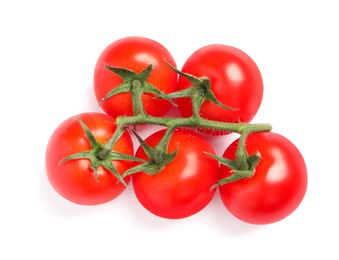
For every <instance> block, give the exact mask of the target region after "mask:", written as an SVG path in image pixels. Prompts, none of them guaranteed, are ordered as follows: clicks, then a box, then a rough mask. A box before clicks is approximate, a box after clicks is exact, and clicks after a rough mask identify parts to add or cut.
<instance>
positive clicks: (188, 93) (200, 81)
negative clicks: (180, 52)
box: [166, 62, 234, 116]
mask: <svg viewBox="0 0 339 260" xmlns="http://www.w3.org/2000/svg"><path fill="white" fill-rule="evenodd" d="M166 63H167V64H168V65H169V66H170V67H171V68H172V70H174V71H175V72H176V73H178V74H179V75H181V76H183V77H185V78H186V79H188V80H189V81H190V83H191V84H192V86H191V87H189V88H187V89H184V90H181V91H177V92H174V93H171V94H169V95H168V96H169V97H170V98H183V97H189V98H191V100H192V106H193V114H194V115H195V116H199V110H200V107H201V106H202V104H203V103H204V101H205V100H208V101H210V102H212V103H213V104H215V105H217V106H220V107H222V108H225V109H229V110H234V108H231V107H228V106H225V105H224V104H223V103H221V102H220V101H219V100H217V98H216V97H215V95H214V93H213V91H212V90H211V81H210V79H209V78H207V77H200V78H198V77H195V76H193V75H190V74H187V73H184V72H182V71H180V70H178V69H176V68H175V67H174V66H172V65H171V64H169V63H168V62H166Z"/></svg>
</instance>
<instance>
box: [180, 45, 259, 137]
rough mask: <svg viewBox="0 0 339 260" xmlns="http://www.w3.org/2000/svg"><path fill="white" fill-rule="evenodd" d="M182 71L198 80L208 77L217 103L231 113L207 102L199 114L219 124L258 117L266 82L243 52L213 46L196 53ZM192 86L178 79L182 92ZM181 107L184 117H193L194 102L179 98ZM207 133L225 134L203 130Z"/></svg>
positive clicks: (221, 46) (181, 77) (187, 61)
mask: <svg viewBox="0 0 339 260" xmlns="http://www.w3.org/2000/svg"><path fill="white" fill-rule="evenodd" d="M182 72H184V73H187V74H191V75H193V76H196V77H202V76H207V77H208V78H209V79H210V81H211V90H212V92H213V93H214V95H215V97H216V98H217V100H219V101H220V102H221V103H222V104H224V105H225V106H227V107H231V108H233V110H229V109H226V108H222V107H220V106H217V105H216V104H213V103H212V102H210V101H207V100H205V102H204V103H203V104H202V106H201V109H200V115H201V116H202V117H203V118H205V119H211V120H216V121H220V122H244V123H248V122H250V121H251V120H252V119H253V117H254V116H255V115H256V113H257V111H258V109H259V107H260V104H261V101H262V97H263V81H262V77H261V73H260V71H259V69H258V67H257V65H256V63H255V62H254V61H253V60H252V58H251V57H249V56H248V55H247V54H246V53H244V52H243V51H241V50H239V49H237V48H234V47H231V46H227V45H222V44H212V45H207V46H205V47H202V48H200V49H198V50H197V51H195V52H194V53H193V54H192V55H191V56H190V57H189V58H188V59H187V60H186V62H185V63H184V65H183V68H182ZM191 85H192V84H191V83H190V82H189V81H188V80H187V79H186V78H185V77H183V76H180V77H179V80H178V85H177V88H178V90H183V89H186V88H189V87H190V86H191ZM177 103H178V106H179V110H180V112H181V114H182V115H183V116H184V117H189V116H191V115H192V103H191V102H190V100H188V98H179V99H178V101H177ZM204 132H206V133H208V134H215V135H219V134H225V132H222V131H209V130H204Z"/></svg>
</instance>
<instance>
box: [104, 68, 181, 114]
mask: <svg viewBox="0 0 339 260" xmlns="http://www.w3.org/2000/svg"><path fill="white" fill-rule="evenodd" d="M105 66H106V69H108V70H109V71H111V72H113V73H114V74H116V75H118V76H119V77H120V78H121V79H122V80H123V82H122V83H121V84H120V85H119V86H117V87H116V88H113V89H112V90H111V91H110V92H108V93H107V94H106V96H105V97H104V98H103V99H102V100H101V102H100V103H99V106H101V105H102V103H103V102H105V100H107V99H108V98H110V97H112V96H114V95H117V94H120V93H127V92H130V93H132V100H133V115H137V114H139V113H141V114H145V111H144V108H143V105H142V101H141V94H142V93H149V94H153V95H155V96H156V97H158V98H162V99H166V100H167V101H169V102H170V103H171V104H172V105H175V104H174V102H173V101H172V99H171V98H170V97H169V96H168V95H166V94H165V93H163V92H162V91H160V90H159V89H158V88H156V87H155V86H153V85H152V84H150V83H148V82H147V79H148V78H149V76H150V74H151V72H152V70H153V65H149V66H148V67H147V68H146V69H144V70H143V71H141V72H140V73H139V74H138V73H136V72H134V71H132V70H128V69H124V68H117V67H112V66H108V65H105Z"/></svg>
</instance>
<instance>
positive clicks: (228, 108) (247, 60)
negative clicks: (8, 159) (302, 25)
mask: <svg viewBox="0 0 339 260" xmlns="http://www.w3.org/2000/svg"><path fill="white" fill-rule="evenodd" d="M93 87H94V92H95V96H96V99H97V101H98V104H99V105H100V107H101V108H102V110H103V113H89V112H87V113H86V112H85V113H83V114H80V115H76V116H73V117H71V118H69V119H67V120H65V121H64V122H62V123H61V124H60V125H59V126H58V127H57V128H56V130H55V131H54V132H53V133H52V135H51V137H50V140H49V142H48V145H47V149H46V158H45V160H46V172H47V176H48V179H49V181H50V183H51V185H52V187H53V188H54V189H55V190H56V191H57V192H58V193H59V194H60V195H61V196H63V197H64V198H66V199H67V200H69V201H72V202H74V203H77V204H82V205H97V204H101V203H105V202H108V201H110V200H113V199H114V198H116V197H117V196H119V195H120V194H121V193H122V192H123V191H124V189H125V188H126V186H127V185H129V182H130V180H132V182H133V190H134V192H135V195H136V198H137V199H138V201H139V202H140V203H141V205H143V206H144V207H145V208H146V209H147V210H148V211H150V212H151V213H153V214H154V215H157V216H159V217H163V218H169V219H179V218H185V217H188V216H191V215H193V214H195V213H197V212H199V211H201V210H202V209H203V208H205V207H206V205H208V203H209V202H210V201H211V200H212V198H213V197H214V195H215V193H216V191H217V190H219V192H220V197H221V200H222V203H223V205H224V206H225V207H226V208H227V209H228V210H229V212H230V213H231V214H233V215H234V216H235V217H237V218H238V219H240V220H242V221H244V222H247V223H252V224H269V223H273V222H277V221H280V220H282V219H284V218H285V217H287V216H288V215H290V214H291V213H292V212H293V211H294V210H295V209H296V208H297V207H298V206H299V204H300V203H301V201H302V200H303V197H304V195H305V193H306V189H307V170H306V165H305V161H304V159H303V156H302V154H301V153H300V151H299V150H298V149H297V147H296V146H295V145H294V144H293V143H292V142H291V141H290V140H288V139H287V138H285V137H284V136H282V135H280V134H277V133H273V132H271V131H270V128H269V127H267V126H261V125H252V124H251V123H250V122H251V120H252V119H253V118H254V116H255V115H256V113H257V111H258V109H259V107H260V104H261V101H262V97H263V80H262V77H261V73H260V70H259V68H258V67H257V65H256V63H255V62H254V61H253V60H252V59H251V57H250V56H248V55H247V54H246V53H244V52H243V51H241V50H239V49H237V48H234V47H231V46H227V45H222V44H212V45H208V46H204V47H202V48H200V49H199V50H197V51H195V52H194V53H193V54H192V55H191V56H190V57H189V58H188V59H187V60H186V62H185V63H184V65H183V67H182V69H181V70H178V69H177V67H176V63H175V60H174V58H173V57H172V55H171V54H170V52H169V51H168V50H167V49H166V48H165V47H164V46H162V45H161V44H159V43H158V42H156V41H154V40H151V39H148V38H144V37H126V38H122V39H119V40H117V41H115V42H113V43H111V44H110V45H109V46H107V48H105V49H104V50H103V52H102V53H101V55H100V56H99V58H98V61H97V63H96V66H95V70H94V84H93ZM172 106H177V108H178V110H179V111H180V114H181V115H182V117H180V118H171V117H166V113H167V112H168V111H169V109H170V108H171V107H172ZM151 124H157V125H163V126H164V129H162V130H159V131H157V132H154V133H153V134H151V135H150V136H149V137H148V138H146V139H145V140H143V139H142V138H141V137H140V136H139V135H138V134H137V125H151ZM145 127H147V126H145ZM132 132H133V133H134V134H135V135H136V137H137V139H138V140H139V142H140V146H139V147H138V148H137V149H136V151H135V150H134V147H133V142H132V138H131V134H132ZM199 132H200V133H199ZM202 132H203V133H205V134H212V135H225V136H227V134H228V133H229V132H236V133H239V134H240V137H239V139H237V140H236V141H234V142H233V143H232V144H230V145H229V146H228V147H226V148H225V152H224V153H223V155H222V156H218V155H216V153H215V151H214V148H213V147H212V145H211V144H210V143H209V142H208V141H207V140H206V139H205V138H204V136H203V134H202Z"/></svg>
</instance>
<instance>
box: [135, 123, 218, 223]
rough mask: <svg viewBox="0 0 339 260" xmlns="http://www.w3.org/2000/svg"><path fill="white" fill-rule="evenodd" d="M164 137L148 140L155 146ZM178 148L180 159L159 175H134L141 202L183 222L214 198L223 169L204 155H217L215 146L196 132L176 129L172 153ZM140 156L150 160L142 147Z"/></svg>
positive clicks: (137, 195) (157, 136)
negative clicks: (216, 184)
mask: <svg viewBox="0 0 339 260" xmlns="http://www.w3.org/2000/svg"><path fill="white" fill-rule="evenodd" d="M163 135H164V130H160V131H158V132H156V133H154V134H152V135H151V136H149V137H148V138H147V139H146V140H145V141H146V143H148V144H149V145H151V146H152V147H154V146H155V145H156V144H157V143H158V142H159V141H160V139H161V137H162V136H163ZM177 145H178V148H179V150H178V153H177V156H176V158H175V159H174V160H173V161H172V162H171V163H169V164H168V165H166V167H165V168H164V169H163V170H162V171H161V172H159V173H157V174H155V175H152V176H150V175H148V174H146V173H143V172H139V173H136V174H134V175H133V177H132V180H133V187H134V191H135V194H136V197H137V199H138V200H139V202H140V203H141V204H142V205H143V206H144V207H145V208H146V209H147V210H148V211H150V212H151V213H153V214H154V215H157V216H159V217H162V218H168V219H180V218H185V217H188V216H191V215H193V214H195V213H197V212H199V211H200V210H202V209H203V208H204V207H205V206H206V205H207V204H208V203H209V202H210V201H211V199H212V198H213V196H214V194H215V189H213V190H210V188H211V187H212V185H213V184H215V183H216V181H217V179H218V174H219V166H218V163H217V161H216V160H214V159H212V158H211V157H209V156H208V155H206V154H204V152H209V153H213V154H215V152H214V150H213V148H212V147H211V145H210V144H209V143H208V142H207V141H206V140H205V139H204V138H203V137H202V136H200V135H199V134H197V133H196V132H195V131H192V130H189V129H176V130H175V132H174V133H173V136H172V138H171V140H170V142H169V148H168V149H169V152H174V151H175V150H176V148H177ZM136 156H137V157H139V158H143V159H145V160H147V159H148V158H147V156H146V155H145V153H144V151H143V150H142V149H141V148H140V147H139V148H138V150H137V152H136Z"/></svg>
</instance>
